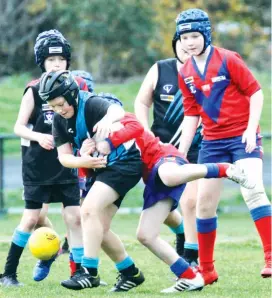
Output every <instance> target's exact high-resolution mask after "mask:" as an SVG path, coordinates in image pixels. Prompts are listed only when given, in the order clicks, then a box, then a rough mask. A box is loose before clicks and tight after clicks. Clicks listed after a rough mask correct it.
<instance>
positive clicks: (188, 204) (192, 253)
mask: <svg viewBox="0 0 272 298" xmlns="http://www.w3.org/2000/svg"><path fill="white" fill-rule="evenodd" d="M197 188H198V182H197V181H191V182H189V183H187V185H186V187H185V190H184V192H183V194H182V197H181V199H180V207H181V211H182V215H183V226H184V234H185V243H184V254H183V257H184V258H185V260H186V261H187V262H188V263H189V264H190V265H191V266H196V265H197V264H198V260H197V259H198V241H197V232H196V199H197Z"/></svg>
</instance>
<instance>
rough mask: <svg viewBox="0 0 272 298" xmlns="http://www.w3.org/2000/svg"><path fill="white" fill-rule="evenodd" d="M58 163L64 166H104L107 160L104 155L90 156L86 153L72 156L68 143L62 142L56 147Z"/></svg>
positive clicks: (91, 167) (96, 167)
mask: <svg viewBox="0 0 272 298" xmlns="http://www.w3.org/2000/svg"><path fill="white" fill-rule="evenodd" d="M58 156H59V161H60V163H61V164H62V165H63V166H64V167H66V168H72V169H73V168H88V169H99V168H105V167H106V164H107V161H106V159H105V158H104V157H92V156H88V155H83V156H74V155H73V150H72V146H71V144H70V143H65V144H62V145H60V146H59V147H58Z"/></svg>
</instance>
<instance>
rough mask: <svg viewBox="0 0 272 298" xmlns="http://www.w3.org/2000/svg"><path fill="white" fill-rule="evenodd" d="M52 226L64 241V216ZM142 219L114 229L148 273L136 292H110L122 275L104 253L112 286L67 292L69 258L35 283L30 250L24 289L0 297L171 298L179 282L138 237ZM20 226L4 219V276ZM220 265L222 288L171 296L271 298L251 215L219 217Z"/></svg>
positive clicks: (126, 218)
mask: <svg viewBox="0 0 272 298" xmlns="http://www.w3.org/2000/svg"><path fill="white" fill-rule="evenodd" d="M51 219H52V222H53V223H54V225H55V226H56V227H58V228H57V231H58V232H59V234H60V235H61V236H63V235H64V233H65V229H64V224H63V222H62V220H61V217H60V216H58V215H56V216H51ZM137 221H138V216H136V215H117V216H116V218H115V219H114V221H113V227H112V228H113V230H114V231H115V232H116V233H118V234H119V235H120V237H121V239H122V240H123V241H124V243H125V246H126V249H127V251H128V253H129V254H130V255H131V256H132V258H133V259H134V260H135V262H136V264H137V265H138V266H139V267H140V268H141V269H142V271H143V272H144V273H145V277H146V282H145V283H144V284H143V285H142V286H141V287H139V288H138V289H134V290H132V291H131V292H130V293H124V294H117V293H108V291H109V290H110V288H111V286H112V285H113V284H114V282H115V278H116V275H117V274H116V271H115V268H114V264H113V263H112V262H111V261H110V260H109V259H108V257H107V256H106V255H105V254H104V253H102V254H101V261H102V262H101V267H100V275H101V277H102V278H103V280H105V281H106V282H108V284H109V286H108V287H101V288H96V289H86V290H84V291H80V292H73V291H69V290H66V289H64V288H62V287H61V286H60V285H59V282H60V281H61V280H63V279H66V278H67V277H68V275H69V271H68V255H62V256H60V257H59V259H58V260H57V261H56V262H55V263H54V264H53V266H52V271H51V274H50V275H49V277H48V278H47V279H46V280H44V281H43V282H40V283H36V282H34V281H33V280H32V269H33V266H34V265H35V262H36V260H35V259H34V258H33V257H32V256H31V255H30V253H29V250H28V248H27V249H26V251H25V252H24V254H23V256H22V261H21V265H20V266H19V270H18V275H19V280H20V281H21V282H23V283H24V284H25V286H24V287H23V288H20V289H10V288H1V287H0V297H10V298H11V297H14V298H19V297H20V298H21V297H33V298H36V297H41V298H51V297H52V298H53V297H65V298H66V297H67V298H68V297H165V294H160V290H161V289H164V288H166V287H169V286H171V285H172V283H173V280H172V278H173V275H172V274H171V273H170V270H169V268H168V267H167V266H166V265H165V264H164V263H162V262H161V261H160V260H158V259H157V258H155V257H154V256H153V255H152V254H151V253H150V252H149V251H148V250H147V249H146V248H145V247H143V246H142V245H140V244H139V243H138V242H137V240H136V238H135V231H136V227H137ZM18 222H19V217H18V216H10V215H9V216H5V217H3V218H1V219H0V224H1V238H0V240H1V242H0V268H1V269H0V272H1V271H2V268H3V266H4V262H5V259H6V255H7V251H8V247H9V243H8V242H9V240H10V237H11V235H12V233H13V230H14V228H15V227H16V226H17V224H18ZM162 235H163V238H164V239H166V240H168V241H169V242H171V243H173V241H174V237H173V235H172V234H171V233H170V231H169V230H168V229H167V228H166V227H163V229H162ZM215 258H216V264H217V270H218V272H219V275H220V278H219V281H218V283H216V284H214V285H212V286H208V287H206V288H204V289H203V290H202V291H201V292H190V293H180V294H179V295H177V294H174V295H173V294H170V295H169V296H170V297H181V296H182V297H203V298H204V297H209V298H213V297H220V298H221V297H228V298H230V297H233V298H237V297H239V298H255V297H256V298H268V297H270V291H271V279H262V278H261V277H260V275H259V273H260V269H261V268H262V266H263V261H262V258H263V255H262V251H261V247H260V243H259V240H258V236H257V233H256V231H255V228H254V225H253V223H252V222H251V219H250V217H249V215H228V216H225V215H222V216H220V217H219V230H218V237H217V246H216V253H215Z"/></svg>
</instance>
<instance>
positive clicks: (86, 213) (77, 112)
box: [39, 71, 144, 292]
mask: <svg viewBox="0 0 272 298" xmlns="http://www.w3.org/2000/svg"><path fill="white" fill-rule="evenodd" d="M39 94H40V96H41V98H42V99H43V100H44V101H47V102H48V103H49V105H50V107H51V108H52V109H53V110H54V112H55V113H56V115H55V117H54V122H53V136H54V140H55V144H56V146H57V150H58V158H59V161H60V162H61V164H62V165H63V166H65V167H67V168H81V167H84V168H90V169H97V170H96V171H94V174H93V177H92V183H93V184H92V186H91V188H90V190H89V191H88V194H87V196H86V198H85V199H84V202H83V204H82V207H81V219H82V228H83V242H84V256H83V257H82V262H81V265H82V267H81V270H78V271H77V272H76V273H75V275H74V276H72V277H71V278H70V279H68V280H65V281H63V282H62V283H61V284H62V286H64V287H66V288H68V289H72V290H81V289H84V288H94V287H98V286H99V281H100V278H99V275H98V265H99V252H100V250H101V246H102V244H103V243H102V241H103V239H105V237H106V238H107V235H108V234H109V233H112V232H111V231H110V224H111V221H112V218H113V216H114V215H115V213H116V212H117V210H118V208H119V206H120V204H121V202H122V199H123V197H124V196H125V194H126V193H127V192H128V191H129V190H130V189H131V188H132V187H133V186H135V185H136V184H137V183H138V181H139V180H140V178H141V171H142V163H141V157H140V153H139V150H138V149H137V148H136V145H135V142H134V141H130V142H127V143H125V144H123V145H122V146H119V147H118V148H117V149H116V150H114V151H113V152H112V154H110V155H109V156H108V157H107V159H106V158H104V157H103V156H102V157H100V156H98V157H94V156H97V154H96V152H93V151H94V150H95V148H94V147H93V148H92V151H90V153H92V154H93V155H94V156H90V155H84V156H74V155H73V149H80V148H81V145H82V142H83V141H84V140H85V139H87V138H93V139H95V141H99V140H104V139H105V138H106V137H107V136H108V134H109V132H110V130H109V127H110V126H111V124H112V122H113V121H115V120H117V119H116V115H117V113H116V110H118V109H120V107H119V106H118V105H116V104H112V103H111V102H109V101H108V100H106V99H104V98H103V97H100V96H97V95H95V94H91V93H88V92H84V91H79V89H78V85H77V84H76V82H75V80H74V78H73V76H72V75H71V73H70V72H69V71H59V72H51V73H46V74H44V75H43V77H42V79H41V84H40V90H39ZM109 124H110V125H109ZM104 128H106V129H104ZM107 129H108V130H107ZM106 165H107V166H106ZM115 247H116V248H119V255H122V256H123V258H122V259H120V260H117V259H116V258H114V256H113V255H111V256H110V257H111V258H112V260H114V261H115V263H116V268H117V269H118V271H119V273H120V274H119V278H118V282H117V283H116V284H115V286H114V288H113V289H112V291H114V292H120V291H129V290H131V289H132V288H134V287H137V286H139V285H140V284H142V283H143V282H144V276H143V274H142V272H141V271H140V270H139V269H138V268H137V267H136V266H135V264H134V261H133V260H132V258H131V257H129V256H128V254H127V253H126V251H125V248H124V246H123V244H122V242H121V241H120V239H119V238H118V237H115ZM103 248H104V246H103Z"/></svg>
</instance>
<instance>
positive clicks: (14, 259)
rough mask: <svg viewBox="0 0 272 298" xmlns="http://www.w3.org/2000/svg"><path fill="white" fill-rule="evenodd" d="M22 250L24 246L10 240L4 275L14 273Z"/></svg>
mask: <svg viewBox="0 0 272 298" xmlns="http://www.w3.org/2000/svg"><path fill="white" fill-rule="evenodd" d="M23 250H24V247H21V246H18V245H16V244H15V243H13V242H11V245H10V248H9V252H8V256H7V261H6V265H5V271H4V275H5V276H7V275H11V274H14V273H16V271H17V267H18V265H19V260H20V257H21V255H22V252H23Z"/></svg>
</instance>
